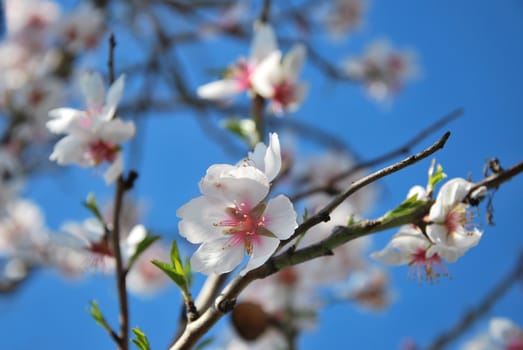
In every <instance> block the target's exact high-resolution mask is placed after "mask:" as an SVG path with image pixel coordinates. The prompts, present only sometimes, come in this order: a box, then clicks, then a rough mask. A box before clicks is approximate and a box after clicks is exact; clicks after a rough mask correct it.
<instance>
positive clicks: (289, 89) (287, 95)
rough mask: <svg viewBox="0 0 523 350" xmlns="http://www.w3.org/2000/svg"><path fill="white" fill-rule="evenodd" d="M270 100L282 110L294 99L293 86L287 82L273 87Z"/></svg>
mask: <svg viewBox="0 0 523 350" xmlns="http://www.w3.org/2000/svg"><path fill="white" fill-rule="evenodd" d="M272 99H273V101H274V103H275V104H276V105H277V106H280V107H282V108H283V107H286V106H288V105H289V104H291V103H292V102H293V101H294V99H295V96H294V85H293V84H291V83H289V82H287V81H283V82H281V83H279V84H277V85H275V86H274V94H273V96H272Z"/></svg>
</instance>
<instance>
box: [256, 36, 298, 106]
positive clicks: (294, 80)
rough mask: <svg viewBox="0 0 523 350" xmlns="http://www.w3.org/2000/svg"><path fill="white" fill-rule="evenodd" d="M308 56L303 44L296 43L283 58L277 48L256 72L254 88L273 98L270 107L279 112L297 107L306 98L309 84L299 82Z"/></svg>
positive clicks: (262, 94) (267, 97)
mask: <svg viewBox="0 0 523 350" xmlns="http://www.w3.org/2000/svg"><path fill="white" fill-rule="evenodd" d="M305 56H306V50H305V46H303V45H301V44H298V45H295V46H294V47H293V48H292V49H291V50H290V51H289V52H288V53H287V54H286V55H285V56H284V57H283V59H282V53H281V52H280V51H274V52H272V53H271V54H270V55H269V56H268V57H267V58H266V59H265V60H263V62H262V63H260V65H259V66H258V67H257V69H256V71H255V72H254V73H253V75H252V85H253V87H254V90H255V91H256V92H257V93H258V94H260V95H261V96H262V97H264V98H266V99H269V100H271V103H270V105H269V110H270V111H271V112H272V113H274V114H275V115H278V116H281V115H282V114H283V113H284V112H285V111H294V110H296V109H297V108H298V106H299V105H300V104H301V102H302V101H303V99H304V98H305V95H306V93H307V90H308V85H307V84H306V83H300V82H298V76H299V74H300V72H301V69H302V66H303V63H304V61H305Z"/></svg>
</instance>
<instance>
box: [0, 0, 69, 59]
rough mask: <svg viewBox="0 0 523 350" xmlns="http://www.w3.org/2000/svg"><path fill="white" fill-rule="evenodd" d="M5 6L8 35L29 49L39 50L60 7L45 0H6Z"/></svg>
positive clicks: (58, 13) (44, 42)
mask: <svg viewBox="0 0 523 350" xmlns="http://www.w3.org/2000/svg"><path fill="white" fill-rule="evenodd" d="M5 6H6V7H5V13H6V22H7V32H8V35H9V37H10V38H13V39H15V40H16V41H18V42H19V43H21V44H23V45H24V46H25V47H27V48H31V50H36V51H39V50H41V49H42V48H43V47H44V46H45V44H46V40H45V37H46V35H47V34H48V33H49V29H50V27H51V26H52V25H53V23H54V22H55V21H56V20H57V19H58V16H59V15H60V7H59V6H58V5H57V4H56V3H55V2H53V1H45V0H7V1H6V2H5Z"/></svg>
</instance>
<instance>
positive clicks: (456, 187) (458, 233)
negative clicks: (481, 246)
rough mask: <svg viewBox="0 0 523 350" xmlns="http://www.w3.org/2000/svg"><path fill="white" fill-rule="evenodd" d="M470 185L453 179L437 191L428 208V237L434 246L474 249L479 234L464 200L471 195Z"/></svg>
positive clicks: (480, 233)
mask: <svg viewBox="0 0 523 350" xmlns="http://www.w3.org/2000/svg"><path fill="white" fill-rule="evenodd" d="M472 185H473V184H472V183H470V182H468V181H466V180H464V179H461V178H455V179H452V180H449V181H448V182H446V183H445V184H444V185H443V186H442V187H441V189H440V191H439V193H438V196H437V197H436V202H435V203H434V205H433V206H432V207H431V208H430V212H429V222H430V225H428V226H427V235H428V236H429V238H430V239H431V240H432V241H433V242H434V243H437V244H442V245H446V246H449V247H456V248H460V249H469V248H472V247H474V246H476V245H477V244H478V242H479V240H480V238H481V235H482V232H481V231H479V230H478V229H477V228H476V227H475V226H474V224H473V223H472V219H473V215H472V212H470V211H469V210H468V208H469V205H468V204H465V203H463V200H464V199H465V197H466V196H467V194H468V193H469V192H470V189H471V188H472Z"/></svg>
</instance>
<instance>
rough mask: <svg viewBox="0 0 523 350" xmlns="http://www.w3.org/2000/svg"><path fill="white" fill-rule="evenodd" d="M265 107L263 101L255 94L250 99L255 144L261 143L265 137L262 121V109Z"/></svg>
mask: <svg viewBox="0 0 523 350" xmlns="http://www.w3.org/2000/svg"><path fill="white" fill-rule="evenodd" d="M264 106H265V99H264V98H263V97H261V96H260V95H258V94H256V95H255V96H254V98H253V99H252V105H251V113H252V117H253V119H254V124H255V126H256V133H257V135H256V142H255V143H257V142H263V140H264V135H265V123H264V120H263V108H264Z"/></svg>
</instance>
